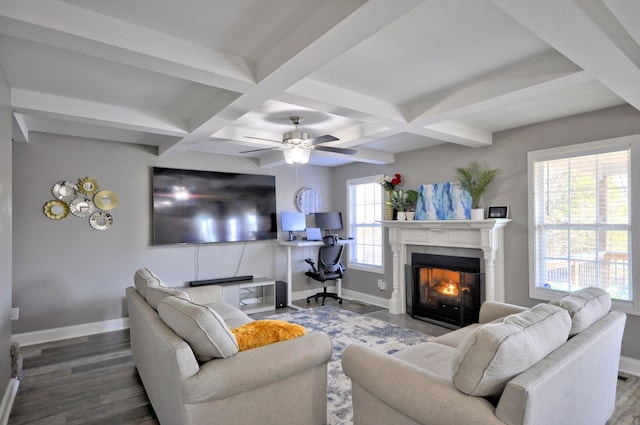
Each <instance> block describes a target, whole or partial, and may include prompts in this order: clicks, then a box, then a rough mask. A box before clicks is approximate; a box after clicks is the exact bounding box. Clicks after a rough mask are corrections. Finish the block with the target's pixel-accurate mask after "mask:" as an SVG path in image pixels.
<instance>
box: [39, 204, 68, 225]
mask: <svg viewBox="0 0 640 425" xmlns="http://www.w3.org/2000/svg"><path fill="white" fill-rule="evenodd" d="M44 214H45V215H46V216H47V217H49V218H50V219H51V220H62V219H63V218H65V217H66V216H67V215H69V206H68V205H67V204H65V203H64V202H62V201H60V200H57V199H56V200H53V201H49V202H47V203H46V204H44Z"/></svg>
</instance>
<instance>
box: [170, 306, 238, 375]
mask: <svg viewBox="0 0 640 425" xmlns="http://www.w3.org/2000/svg"><path fill="white" fill-rule="evenodd" d="M158 315H159V316H160V318H161V319H162V320H163V321H164V323H165V324H166V325H167V326H169V327H170V328H171V329H173V331H174V332H175V333H176V334H178V336H180V338H182V339H184V340H185V341H186V342H187V343H188V344H189V345H190V346H191V349H192V350H193V354H195V356H196V358H197V359H198V360H199V361H201V362H206V361H209V360H211V359H214V358H227V357H231V356H233V355H234V354H236V353H237V352H238V343H237V342H236V338H235V337H234V336H233V334H232V333H231V331H230V330H229V328H228V327H227V324H226V323H225V322H224V320H223V319H222V317H220V315H219V314H218V313H216V312H215V311H213V310H211V309H210V308H208V307H206V306H203V305H200V304H196V303H193V302H191V301H187V300H183V299H180V298H176V297H166V298H164V299H163V300H162V301H160V302H159V303H158Z"/></svg>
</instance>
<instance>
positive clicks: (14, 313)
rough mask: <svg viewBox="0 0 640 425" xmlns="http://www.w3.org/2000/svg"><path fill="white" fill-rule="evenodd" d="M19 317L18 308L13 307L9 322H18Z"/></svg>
mask: <svg viewBox="0 0 640 425" xmlns="http://www.w3.org/2000/svg"><path fill="white" fill-rule="evenodd" d="M19 317H20V308H18V307H13V308H12V309H11V320H18V318H19Z"/></svg>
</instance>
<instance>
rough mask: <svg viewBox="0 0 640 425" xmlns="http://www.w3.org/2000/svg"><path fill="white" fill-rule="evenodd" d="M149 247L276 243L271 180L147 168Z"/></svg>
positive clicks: (242, 175) (232, 174)
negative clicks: (149, 173) (149, 177)
mask: <svg viewBox="0 0 640 425" xmlns="http://www.w3.org/2000/svg"><path fill="white" fill-rule="evenodd" d="M152 180H153V182H152V183H153V244H154V245H166V244H177V243H194V244H195V243H215V242H241V241H254V240H268V239H276V238H277V218H276V179H275V176H267V175H257V174H237V173H222V172H217V171H194V170H178V169H172V168H159V167H154V168H153V177H152Z"/></svg>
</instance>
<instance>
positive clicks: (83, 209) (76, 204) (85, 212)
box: [69, 197, 96, 217]
mask: <svg viewBox="0 0 640 425" xmlns="http://www.w3.org/2000/svg"><path fill="white" fill-rule="evenodd" d="M69 209H71V214H73V215H75V216H76V217H89V216H90V215H91V214H93V212H94V211H95V210H96V206H95V205H94V204H93V201H92V200H91V199H87V198H83V197H77V198H76V199H74V200H73V201H71V203H70V204H69Z"/></svg>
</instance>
